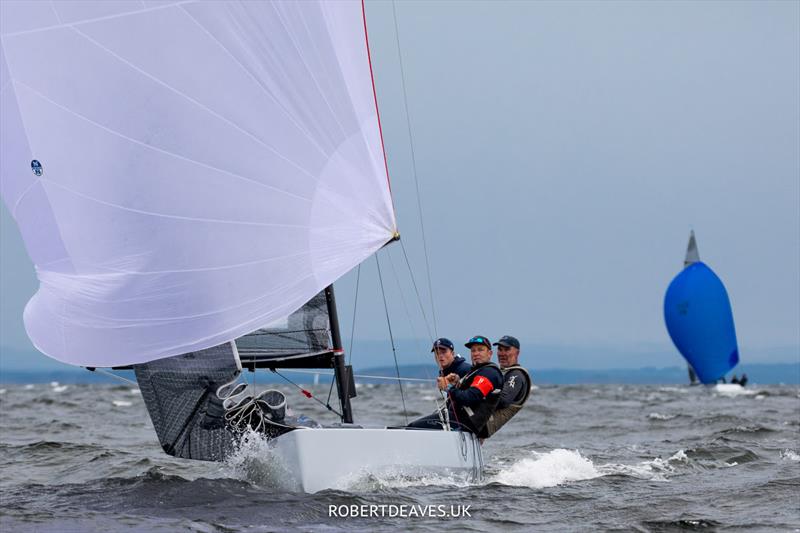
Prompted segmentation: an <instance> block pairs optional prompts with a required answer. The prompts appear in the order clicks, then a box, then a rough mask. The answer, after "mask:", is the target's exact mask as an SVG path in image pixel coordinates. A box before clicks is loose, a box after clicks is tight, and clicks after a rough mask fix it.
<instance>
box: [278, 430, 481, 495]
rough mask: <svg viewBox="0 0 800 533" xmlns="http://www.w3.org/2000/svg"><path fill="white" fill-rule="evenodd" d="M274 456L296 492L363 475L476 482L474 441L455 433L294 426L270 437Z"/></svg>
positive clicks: (339, 485) (344, 483) (343, 485)
mask: <svg viewBox="0 0 800 533" xmlns="http://www.w3.org/2000/svg"><path fill="white" fill-rule="evenodd" d="M273 445H274V448H273V452H274V454H275V456H276V457H275V459H277V460H278V461H280V463H281V466H282V467H283V469H284V470H285V471H284V472H283V474H284V475H285V476H288V477H289V478H290V479H288V480H287V481H288V482H289V484H290V485H291V486H292V487H293V488H295V489H296V490H300V491H303V492H310V493H313V492H318V491H320V490H325V489H347V488H348V487H350V486H351V485H352V484H353V482H354V481H356V480H359V479H363V478H364V477H365V476H370V475H372V476H379V477H380V476H384V475H391V476H412V477H416V476H430V475H443V476H455V477H458V478H461V479H466V480H467V481H480V480H481V478H482V475H483V456H482V454H481V446H480V443H479V442H478V439H476V438H475V436H474V435H472V434H471V433H462V432H458V431H436V430H409V429H387V428H380V429H363V428H320V429H311V428H304V429H297V430H294V431H290V432H289V433H286V434H284V435H281V436H280V437H277V438H276V439H275V440H274V441H273Z"/></svg>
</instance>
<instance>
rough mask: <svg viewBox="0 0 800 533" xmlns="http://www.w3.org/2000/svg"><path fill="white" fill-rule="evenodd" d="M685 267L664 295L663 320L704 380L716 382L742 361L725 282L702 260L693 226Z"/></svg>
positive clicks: (694, 373)
mask: <svg viewBox="0 0 800 533" xmlns="http://www.w3.org/2000/svg"><path fill="white" fill-rule="evenodd" d="M683 266H684V268H683V270H682V271H681V272H680V273H679V274H678V275H677V276H675V278H674V279H673V280H672V282H670V284H669V287H668V288H667V292H666V295H665V296H664V322H665V323H666V326H667V331H668V332H669V336H670V338H671V339H672V342H673V343H674V344H675V347H676V348H677V349H678V351H679V352H680V353H681V355H682V356H683V357H684V358H685V359H686V362H687V364H688V365H689V376H690V380H692V377H693V376H694V377H695V379H697V380H699V381H700V382H701V383H703V384H713V383H717V381H719V380H720V379H722V378H724V376H725V374H726V373H727V372H728V371H730V370H731V369H733V368H734V367H735V366H736V365H737V364H738V363H739V349H738V346H737V343H736V330H735V328H734V323H733V312H732V311H731V304H730V300H729V299H728V293H727V291H726V290H725V286H724V285H723V283H722V281H721V280H720V279H719V277H718V276H717V275H716V274H715V273H714V271H712V270H711V269H710V268H709V267H708V266H707V265H706V264H705V263H703V262H702V261H700V253H699V251H698V248H697V240H696V239H695V235H694V230H692V231H691V233H690V235H689V245H688V247H687V250H686V257H685V259H684V263H683Z"/></svg>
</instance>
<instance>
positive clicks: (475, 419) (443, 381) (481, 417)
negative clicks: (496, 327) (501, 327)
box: [438, 335, 503, 434]
mask: <svg viewBox="0 0 800 533" xmlns="http://www.w3.org/2000/svg"><path fill="white" fill-rule="evenodd" d="M464 346H466V347H467V348H469V352H470V356H471V357H472V368H471V369H470V372H469V374H467V375H466V376H464V377H462V378H461V379H459V378H458V376H456V375H455V374H448V375H447V376H446V377H444V378H439V380H438V385H439V388H440V389H445V388H448V389H449V390H448V396H449V399H450V406H451V411H452V414H451V418H452V419H455V420H454V421H455V422H456V423H457V424H459V425H460V426H462V427H464V428H465V429H467V430H469V431H471V432H473V433H476V434H478V433H480V432H481V431H483V429H484V427H485V426H486V422H487V421H488V420H489V417H490V416H491V415H492V413H493V412H494V410H495V408H496V407H497V402H498V401H499V400H500V393H501V391H502V389H503V373H502V372H501V371H500V368H499V367H498V366H497V365H496V364H495V363H492V343H491V342H490V341H489V339H487V338H486V337H484V336H482V335H477V336H475V337H472V338H471V339H470V340H468V341H467V343H466V344H465V345H464ZM451 424H452V420H451Z"/></svg>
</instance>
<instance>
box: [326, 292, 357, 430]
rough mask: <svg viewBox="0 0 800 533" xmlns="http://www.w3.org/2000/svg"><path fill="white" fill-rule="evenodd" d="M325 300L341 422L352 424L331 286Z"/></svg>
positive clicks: (347, 385) (347, 381)
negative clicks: (340, 406) (340, 409)
mask: <svg viewBox="0 0 800 533" xmlns="http://www.w3.org/2000/svg"><path fill="white" fill-rule="evenodd" d="M325 300H326V301H327V303H328V320H329V322H330V325H331V340H332V341H333V352H334V355H333V372H334V374H335V377H336V391H337V392H338V393H339V401H340V402H341V405H342V422H344V423H345V424H352V423H353V410H352V408H351V406H350V374H349V373H348V372H347V367H346V366H345V361H344V348H343V347H342V336H341V333H340V332H339V315H338V313H337V312H336V296H335V295H334V293H333V284H331V285H328V286H327V287H325Z"/></svg>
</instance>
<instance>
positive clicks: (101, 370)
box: [87, 368, 139, 387]
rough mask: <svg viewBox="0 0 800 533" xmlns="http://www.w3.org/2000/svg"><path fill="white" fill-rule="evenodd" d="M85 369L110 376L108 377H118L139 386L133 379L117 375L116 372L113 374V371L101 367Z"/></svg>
mask: <svg viewBox="0 0 800 533" xmlns="http://www.w3.org/2000/svg"><path fill="white" fill-rule="evenodd" d="M87 370H89V371H90V372H100V373H101V374H103V375H104V376H110V377H112V378H115V379H118V380H120V381H124V382H125V383H128V384H130V385H133V386H134V387H138V386H139V384H138V383H136V382H135V381H131V380H129V379H128V378H123V377H122V376H118V375H117V374H115V373H113V372H108V371H106V370H103V369H102V368H95V369H94V370H90V369H87Z"/></svg>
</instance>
